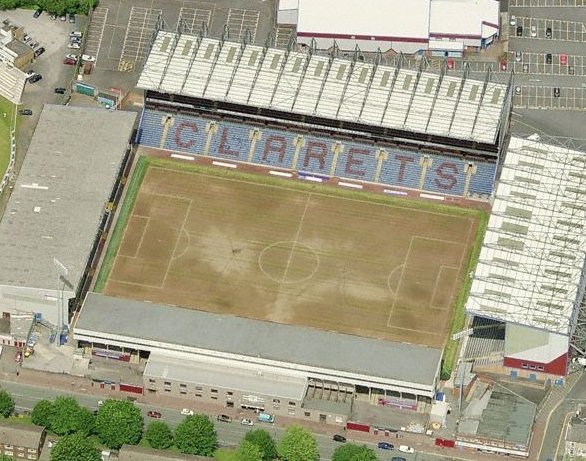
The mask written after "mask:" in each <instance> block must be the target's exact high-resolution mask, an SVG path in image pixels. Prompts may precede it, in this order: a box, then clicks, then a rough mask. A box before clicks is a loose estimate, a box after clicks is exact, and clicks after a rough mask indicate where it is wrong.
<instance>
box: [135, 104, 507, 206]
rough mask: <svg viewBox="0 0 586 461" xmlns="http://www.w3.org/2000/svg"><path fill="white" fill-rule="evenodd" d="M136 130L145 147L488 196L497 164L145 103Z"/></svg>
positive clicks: (432, 189) (446, 192) (433, 189)
mask: <svg viewBox="0 0 586 461" xmlns="http://www.w3.org/2000/svg"><path fill="white" fill-rule="evenodd" d="M255 130H256V134H255ZM140 132H141V138H140V141H139V142H140V143H141V144H142V145H145V146H149V147H155V148H163V149H167V150H171V151H178V152H182V153H187V154H190V155H207V156H211V157H219V158H224V159H231V160H234V161H240V162H251V163H256V164H258V165H264V166H273V167H280V168H286V169H291V170H297V171H306V172H311V173H316V174H322V175H330V176H337V177H340V178H344V179H352V180H359V181H367V182H374V183H381V184H386V185H389V186H398V187H406V188H411V189H418V190H424V191H427V192H433V193H439V194H450V195H458V196H474V197H487V196H489V195H490V194H491V191H492V188H493V181H494V176H495V170H496V163H495V161H494V159H485V160H480V159H476V160H473V161H472V160H471V161H468V160H465V159H463V158H461V157H456V156H448V155H441V154H438V153H431V152H425V151H423V150H412V149H404V148H403V149H402V148H400V147H397V146H389V145H386V144H382V143H367V142H359V141H357V140H346V139H344V138H343V137H341V136H340V137H331V136H326V135H321V134H310V133H308V132H306V133H301V132H295V131H292V130H286V129H282V128H273V127H270V128H269V127H266V126H255V125H253V124H245V123H236V122H231V121H226V120H212V119H211V118H205V117H203V116H197V115H187V114H175V113H170V112H163V111H157V110H153V109H148V108H147V109H145V111H144V113H143V116H142V121H141V127H140ZM299 142H300V143H301V145H300V146H298V143H299ZM206 146H207V147H206ZM381 150H382V151H384V152H381ZM297 151H298V152H297Z"/></svg>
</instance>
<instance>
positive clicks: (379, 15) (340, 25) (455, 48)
mask: <svg viewBox="0 0 586 461" xmlns="http://www.w3.org/2000/svg"><path fill="white" fill-rule="evenodd" d="M277 22H278V24H288V25H295V26H296V27H297V42H298V43H300V44H309V43H310V42H311V41H312V40H315V41H316V44H317V48H318V49H328V48H330V47H331V46H332V45H333V43H334V40H335V41H336V43H337V44H338V47H339V48H340V49H341V50H347V51H349V50H353V49H354V48H355V47H356V45H358V47H359V48H360V49H361V50H362V51H376V50H377V49H380V50H381V51H383V52H386V51H389V50H394V51H396V52H403V53H416V52H420V51H425V50H428V49H430V50H432V51H433V52H434V53H435V54H438V53H442V54H444V55H445V56H453V55H459V54H461V52H462V51H463V48H466V47H472V48H485V47H486V46H488V45H489V44H490V43H492V42H493V41H494V39H495V38H496V37H497V36H498V33H499V2H498V1H497V0H412V1H409V2H404V1H400V0H366V1H363V2H356V1H352V0H279V3H278V7H277ZM444 41H445V42H446V43H445V46H442V43H441V42H444ZM456 44H458V45H456ZM430 45H432V46H430Z"/></svg>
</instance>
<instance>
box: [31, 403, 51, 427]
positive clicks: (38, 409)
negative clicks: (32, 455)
mask: <svg viewBox="0 0 586 461" xmlns="http://www.w3.org/2000/svg"><path fill="white" fill-rule="evenodd" d="M51 414H53V402H51V401H50V400H39V401H38V402H37V403H36V405H35V407H34V408H33V412H32V413H31V420H32V423H33V424H36V425H37V426H43V427H46V428H47V429H49V430H50V429H51V422H50V418H51Z"/></svg>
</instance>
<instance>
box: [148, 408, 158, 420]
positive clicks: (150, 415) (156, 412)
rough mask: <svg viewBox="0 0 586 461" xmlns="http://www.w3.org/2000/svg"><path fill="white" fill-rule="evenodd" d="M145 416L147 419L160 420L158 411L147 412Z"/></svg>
mask: <svg viewBox="0 0 586 461" xmlns="http://www.w3.org/2000/svg"><path fill="white" fill-rule="evenodd" d="M147 416H148V417H149V418H155V419H161V413H159V412H158V411H153V410H150V411H149V412H147Z"/></svg>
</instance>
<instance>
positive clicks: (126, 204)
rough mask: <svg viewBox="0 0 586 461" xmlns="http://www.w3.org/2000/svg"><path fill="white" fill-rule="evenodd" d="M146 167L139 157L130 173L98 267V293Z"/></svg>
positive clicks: (144, 159) (103, 283) (142, 158)
mask: <svg viewBox="0 0 586 461" xmlns="http://www.w3.org/2000/svg"><path fill="white" fill-rule="evenodd" d="M148 166H149V161H148V158H147V157H142V156H141V157H139V159H138V161H137V163H136V166H135V169H134V172H133V173H132V178H131V180H130V183H128V185H127V186H126V196H125V198H124V201H123V203H122V206H121V207H120V209H119V210H118V218H117V220H116V225H115V226H114V230H113V231H112V234H111V235H110V241H109V243H108V247H107V248H106V254H105V255H104V260H103V261H102V266H101V267H100V272H99V273H98V277H97V279H96V285H95V287H94V291H96V292H98V293H99V292H101V291H102V290H103V289H104V286H105V285H106V280H107V279H108V276H109V275H110V271H111V270H112V265H113V264H114V258H115V257H116V253H118V247H119V246H120V242H121V241H122V236H123V235H124V229H125V228H126V223H127V222H128V218H129V217H130V213H131V211H132V208H133V207H134V202H135V201H136V197H137V195H138V191H139V189H140V185H141V184H142V180H143V178H144V176H145V174H146V171H147V169H148Z"/></svg>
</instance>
